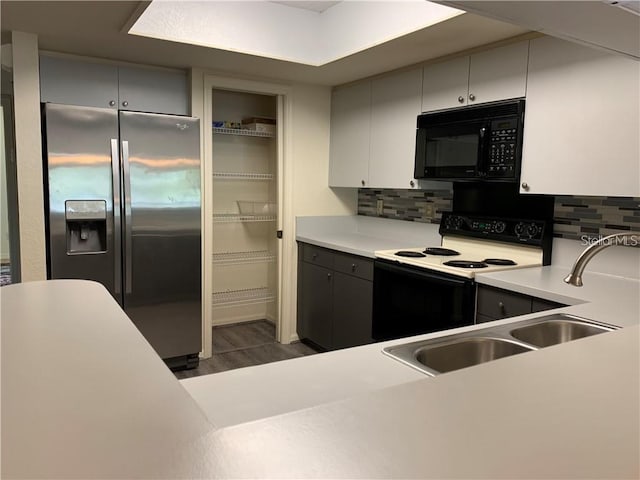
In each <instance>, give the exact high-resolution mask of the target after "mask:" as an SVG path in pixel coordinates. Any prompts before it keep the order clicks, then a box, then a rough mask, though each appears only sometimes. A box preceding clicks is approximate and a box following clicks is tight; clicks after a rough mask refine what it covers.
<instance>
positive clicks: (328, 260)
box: [301, 243, 335, 268]
mask: <svg viewBox="0 0 640 480" xmlns="http://www.w3.org/2000/svg"><path fill="white" fill-rule="evenodd" d="M301 245H302V260H304V261H305V262H307V263H313V264H314V265H320V266H322V267H326V268H333V258H334V256H335V254H334V253H333V252H332V251H331V250H327V249H326V248H320V247H316V246H314V245H309V244H308V243H303V244H301Z"/></svg>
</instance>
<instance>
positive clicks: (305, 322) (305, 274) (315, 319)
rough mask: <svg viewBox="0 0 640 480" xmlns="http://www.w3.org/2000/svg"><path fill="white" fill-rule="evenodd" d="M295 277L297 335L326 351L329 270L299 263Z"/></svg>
mask: <svg viewBox="0 0 640 480" xmlns="http://www.w3.org/2000/svg"><path fill="white" fill-rule="evenodd" d="M301 263H302V266H301V268H300V269H299V275H298V285H299V287H298V335H299V336H300V338H305V339H309V340H311V341H312V342H314V343H316V344H318V345H319V346H321V347H322V348H326V349H327V350H328V349H330V348H331V346H332V338H331V337H332V322H331V316H332V313H333V308H332V296H333V282H332V276H333V273H332V270H329V269H328V268H325V267H321V266H318V265H313V264H311V263H306V262H301Z"/></svg>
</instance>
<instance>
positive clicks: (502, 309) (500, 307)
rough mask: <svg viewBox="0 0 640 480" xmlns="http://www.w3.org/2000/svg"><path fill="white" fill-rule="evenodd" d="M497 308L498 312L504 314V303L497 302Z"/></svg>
mask: <svg viewBox="0 0 640 480" xmlns="http://www.w3.org/2000/svg"><path fill="white" fill-rule="evenodd" d="M498 308H499V309H500V311H501V312H502V313H504V303H503V302H498Z"/></svg>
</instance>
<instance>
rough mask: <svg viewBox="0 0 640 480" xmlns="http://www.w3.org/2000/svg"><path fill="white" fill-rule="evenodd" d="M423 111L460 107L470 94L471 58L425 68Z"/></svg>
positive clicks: (465, 102) (457, 59)
mask: <svg viewBox="0 0 640 480" xmlns="http://www.w3.org/2000/svg"><path fill="white" fill-rule="evenodd" d="M423 75H424V78H423V82H422V111H423V112H429V111H432V110H440V109H443V108H452V107H460V106H462V105H466V104H467V95H468V93H469V57H460V58H456V59H453V60H448V61H445V62H442V63H435V64H433V65H428V66H426V67H424V70H423Z"/></svg>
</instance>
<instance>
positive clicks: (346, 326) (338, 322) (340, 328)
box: [333, 272, 373, 348]
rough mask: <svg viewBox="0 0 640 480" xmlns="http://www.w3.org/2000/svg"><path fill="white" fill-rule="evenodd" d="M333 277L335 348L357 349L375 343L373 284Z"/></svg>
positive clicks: (366, 281)
mask: <svg viewBox="0 0 640 480" xmlns="http://www.w3.org/2000/svg"><path fill="white" fill-rule="evenodd" d="M334 275H335V279H334V285H333V348H346V347H355V346H357V345H365V344H367V343H371V342H373V339H372V338H371V324H372V323H371V322H372V320H371V319H372V304H373V282H370V281H368V280H363V279H361V278H357V277H353V276H351V275H345V274H344V273H340V272H336V273H335V274H334Z"/></svg>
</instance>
